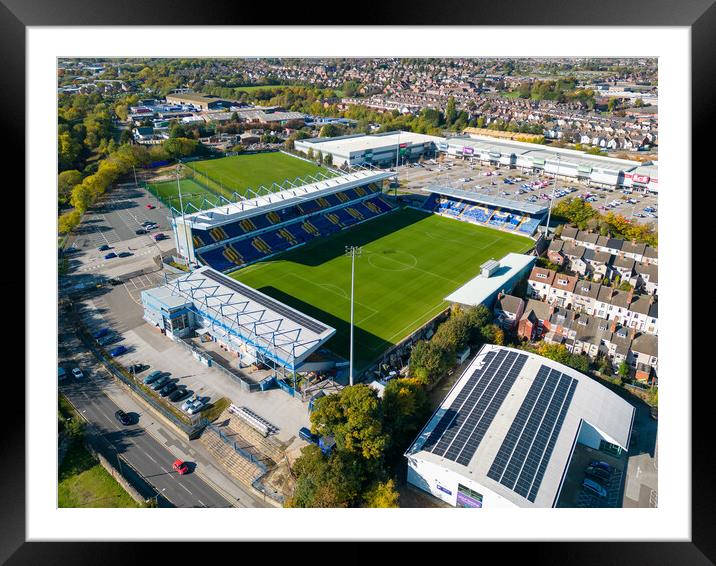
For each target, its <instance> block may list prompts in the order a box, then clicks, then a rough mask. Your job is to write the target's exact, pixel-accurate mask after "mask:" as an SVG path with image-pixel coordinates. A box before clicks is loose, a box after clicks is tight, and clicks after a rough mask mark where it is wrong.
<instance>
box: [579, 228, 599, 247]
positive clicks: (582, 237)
mask: <svg viewBox="0 0 716 566" xmlns="http://www.w3.org/2000/svg"><path fill="white" fill-rule="evenodd" d="M575 239H576V240H577V241H578V242H585V243H588V244H596V243H597V240H598V239H599V234H597V233H593V232H587V231H586V230H580V231H579V233H578V234H577V237H576V238H575Z"/></svg>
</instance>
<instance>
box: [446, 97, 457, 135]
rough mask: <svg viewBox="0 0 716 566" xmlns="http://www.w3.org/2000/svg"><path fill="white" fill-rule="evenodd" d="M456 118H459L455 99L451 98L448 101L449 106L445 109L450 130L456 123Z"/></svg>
mask: <svg viewBox="0 0 716 566" xmlns="http://www.w3.org/2000/svg"><path fill="white" fill-rule="evenodd" d="M455 118H457V110H456V109H455V97H454V96H450V97H449V98H448V101H447V106H446V108H445V125H446V126H447V127H448V128H449V127H451V126H452V125H453V123H454V122H455Z"/></svg>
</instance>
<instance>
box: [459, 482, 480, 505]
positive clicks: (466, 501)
mask: <svg viewBox="0 0 716 566" xmlns="http://www.w3.org/2000/svg"><path fill="white" fill-rule="evenodd" d="M456 506H457V507H473V508H482V494H481V493H477V492H476V491H474V490H472V489H470V488H469V487H465V486H464V485H462V484H457V503H456Z"/></svg>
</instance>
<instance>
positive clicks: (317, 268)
mask: <svg viewBox="0 0 716 566" xmlns="http://www.w3.org/2000/svg"><path fill="white" fill-rule="evenodd" d="M348 245H355V246H362V248H363V249H362V255H361V257H360V258H357V259H356V264H355V307H354V309H355V310H354V319H355V335H354V348H355V352H354V353H355V364H356V370H357V371H361V370H362V369H365V368H366V367H367V366H368V365H369V364H370V363H371V362H373V361H374V360H375V359H376V358H378V357H380V355H381V354H382V353H383V352H384V351H385V350H386V349H387V348H388V347H390V346H391V345H394V344H397V343H398V342H400V341H401V340H402V339H404V338H405V337H407V336H408V335H410V334H411V333H412V332H413V331H414V330H416V329H417V328H419V327H420V326H422V325H423V324H425V323H426V322H428V321H429V320H430V319H431V318H432V317H433V316H435V315H436V314H438V313H439V312H440V311H441V310H443V309H445V308H446V307H447V306H448V303H447V302H446V301H444V300H443V299H444V298H445V297H446V296H447V295H449V294H450V293H451V292H452V291H454V290H455V289H457V288H458V287H460V286H461V285H463V284H464V283H466V282H467V281H469V280H470V279H472V278H473V277H475V276H476V275H477V274H478V273H479V270H480V265H481V264H482V263H484V262H485V261H487V260H488V259H490V258H495V259H500V258H502V257H503V256H504V255H505V254H507V253H509V252H518V253H519V252H524V251H526V250H528V249H530V248H531V247H532V246H533V245H534V242H533V241H532V240H530V239H529V238H525V237H522V236H518V235H515V234H508V233H505V232H500V231H497V230H492V229H490V228H484V227H481V226H475V225H473V224H468V223H467V222H460V221H457V220H453V219H450V218H444V217H441V216H437V215H432V214H429V213H425V212H422V211H418V210H415V209H403V210H401V211H398V212H394V213H391V214H389V215H387V216H382V217H380V218H376V219H374V220H371V221H368V222H366V223H364V224H361V225H359V226H356V227H354V228H351V229H348V230H344V231H342V232H339V233H338V234H335V235H333V236H331V237H328V238H324V239H321V240H318V241H314V242H312V243H310V244H308V245H306V246H302V247H300V248H297V249H295V250H292V251H288V252H286V253H284V254H282V255H280V256H276V257H275V258H272V259H270V260H266V261H264V262H260V263H257V264H254V265H251V266H249V267H247V268H244V269H241V270H239V271H236V272H234V273H232V274H231V276H232V277H234V278H235V279H238V280H239V281H241V282H243V283H246V284H247V285H250V286H251V287H254V288H255V289H258V290H260V291H262V292H264V293H266V294H267V295H270V296H272V297H274V298H276V299H278V300H280V301H282V302H284V303H286V304H288V305H290V306H292V307H294V308H296V309H298V310H300V311H302V312H304V313H306V314H308V315H310V316H313V317H315V318H316V319H318V320H320V321H321V322H324V323H326V324H328V325H330V326H332V327H334V328H335V329H336V334H335V336H334V337H333V338H331V340H330V341H329V342H328V344H327V346H328V347H329V348H330V349H331V350H333V351H334V352H335V353H337V354H339V355H341V356H344V357H346V358H347V357H348V352H349V336H350V272H351V266H350V261H351V260H350V258H349V257H347V256H346V255H345V247H346V246H348Z"/></svg>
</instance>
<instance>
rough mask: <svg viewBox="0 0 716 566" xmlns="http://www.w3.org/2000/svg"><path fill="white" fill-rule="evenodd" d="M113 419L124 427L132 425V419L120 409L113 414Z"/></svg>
mask: <svg viewBox="0 0 716 566" xmlns="http://www.w3.org/2000/svg"><path fill="white" fill-rule="evenodd" d="M114 417H115V418H116V419H117V420H118V421H119V422H120V423H121V424H123V425H124V426H127V425H131V424H132V419H131V418H130V417H129V415H128V414H127V413H125V412H124V411H123V410H122V409H120V410H119V411H117V412H116V413H114Z"/></svg>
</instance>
